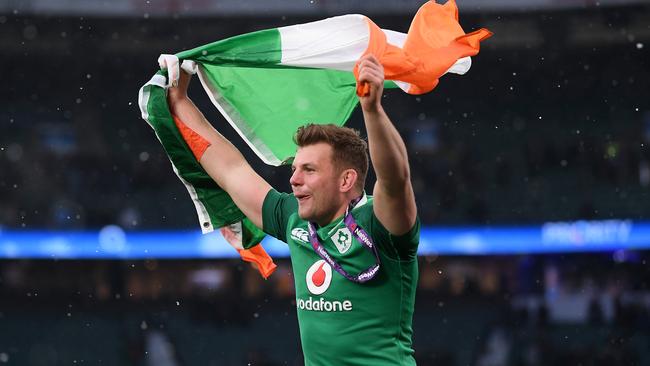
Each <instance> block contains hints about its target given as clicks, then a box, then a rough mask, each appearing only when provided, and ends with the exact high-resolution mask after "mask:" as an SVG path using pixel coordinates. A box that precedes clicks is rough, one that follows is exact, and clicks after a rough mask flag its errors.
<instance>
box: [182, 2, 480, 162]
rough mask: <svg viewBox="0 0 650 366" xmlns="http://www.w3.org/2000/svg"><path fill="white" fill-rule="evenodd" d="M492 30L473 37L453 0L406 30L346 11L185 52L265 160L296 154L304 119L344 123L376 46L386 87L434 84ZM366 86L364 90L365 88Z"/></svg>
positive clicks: (432, 6)
mask: <svg viewBox="0 0 650 366" xmlns="http://www.w3.org/2000/svg"><path fill="white" fill-rule="evenodd" d="M490 35H491V33H490V32H489V31H488V30H486V29H480V30H478V31H476V32H473V33H469V34H465V32H464V31H463V29H462V28H461V26H460V25H459V24H458V10H457V8H456V4H455V2H454V1H453V0H449V1H448V2H447V3H446V4H444V5H440V4H436V3H435V2H433V1H429V2H427V3H426V4H424V5H423V6H422V7H421V8H420V9H419V11H418V12H417V14H416V15H415V18H414V19H413V21H412V23H411V26H410V29H409V31H408V34H405V33H400V32H396V31H391V30H386V29H381V28H380V27H379V26H377V25H376V24H375V23H374V22H373V21H372V20H370V19H369V18H368V17H366V16H363V15H358V14H352V15H343V16H338V17H333V18H328V19H325V20H321V21H316V22H312V23H306V24H299V25H292V26H287V27H281V28H275V29H268V30H262V31H258V32H253V33H248V34H244V35H240V36H236V37H232V38H228V39H225V40H221V41H217V42H214V43H210V44H207V45H205V46H201V47H198V48H195V49H192V50H188V51H184V52H181V53H178V54H177V56H178V58H179V59H180V60H186V59H187V60H193V61H195V62H197V64H198V65H199V67H198V70H199V71H198V74H199V77H200V80H201V83H202V84H203V87H204V88H205V90H206V92H207V93H208V95H209V96H210V98H211V99H212V102H213V103H214V105H215V106H216V107H217V108H218V109H219V111H220V112H221V114H223V116H224V117H225V118H226V119H227V120H228V122H230V124H231V125H232V126H233V127H234V128H235V129H236V130H237V131H238V132H239V134H240V135H241V136H242V137H243V138H244V140H245V141H246V142H247V143H248V145H249V146H250V147H251V148H252V149H253V150H254V151H255V153H256V154H257V155H258V156H259V157H260V158H261V159H262V160H263V161H264V162H266V163H268V164H272V165H279V164H281V163H282V162H284V161H286V160H287V159H288V158H290V157H291V156H293V155H294V153H295V146H294V145H293V144H292V136H293V134H294V133H295V131H296V129H297V128H298V127H299V126H301V125H304V124H306V123H335V124H339V125H342V124H344V123H345V122H346V120H347V119H348V117H349V116H350V114H351V113H352V111H353V109H354V108H355V106H356V104H357V102H358V99H357V97H356V95H355V93H356V92H357V83H356V79H355V74H356V64H357V61H358V60H359V58H361V56H363V55H365V54H368V53H372V54H374V55H375V56H376V57H377V58H378V59H379V60H380V62H381V63H382V64H383V66H384V69H385V73H386V80H390V82H388V83H387V85H386V86H387V87H399V88H400V89H402V90H404V91H405V92H407V93H410V94H422V93H426V92H429V91H431V90H432V89H433V88H434V87H435V86H436V85H437V83H438V78H439V77H441V76H442V75H443V74H445V73H448V72H449V73H455V74H464V73H465V72H467V71H468V70H469V68H470V65H471V59H470V58H469V56H473V55H476V54H477V53H478V51H479V43H480V41H481V40H483V39H485V38H487V37H489V36H490ZM359 89H360V90H358V92H359V93H361V92H363V91H362V90H361V88H359Z"/></svg>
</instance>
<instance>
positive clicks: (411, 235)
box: [372, 212, 420, 260]
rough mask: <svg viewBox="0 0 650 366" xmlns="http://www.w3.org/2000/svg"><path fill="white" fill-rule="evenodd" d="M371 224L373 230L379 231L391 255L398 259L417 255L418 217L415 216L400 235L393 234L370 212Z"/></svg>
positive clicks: (418, 239) (418, 237)
mask: <svg viewBox="0 0 650 366" xmlns="http://www.w3.org/2000/svg"><path fill="white" fill-rule="evenodd" d="M372 226H373V228H374V230H377V231H379V232H380V233H381V236H382V237H383V238H384V239H385V244H387V245H388V246H389V248H387V249H389V254H392V255H391V257H395V256H396V257H397V258H395V259H399V260H412V259H414V258H416V257H417V252H418V245H419V244H420V217H416V218H415V223H414V224H413V227H412V228H411V229H410V230H409V231H408V232H406V233H405V234H402V235H393V234H391V233H390V232H388V230H387V229H386V228H385V227H384V225H382V224H381V222H380V221H379V219H378V218H377V217H376V216H375V214H374V212H373V213H372Z"/></svg>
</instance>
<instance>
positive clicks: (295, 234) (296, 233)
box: [291, 227, 309, 243]
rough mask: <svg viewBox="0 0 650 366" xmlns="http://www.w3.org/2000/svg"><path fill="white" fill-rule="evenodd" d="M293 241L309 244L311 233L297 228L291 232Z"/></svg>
mask: <svg viewBox="0 0 650 366" xmlns="http://www.w3.org/2000/svg"><path fill="white" fill-rule="evenodd" d="M291 239H293V240H298V241H302V242H305V243H309V233H308V232H307V230H305V229H302V228H299V227H297V228H295V229H293V230H291Z"/></svg>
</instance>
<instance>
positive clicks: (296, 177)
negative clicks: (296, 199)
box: [289, 170, 302, 186]
mask: <svg viewBox="0 0 650 366" xmlns="http://www.w3.org/2000/svg"><path fill="white" fill-rule="evenodd" d="M301 182H302V179H301V174H300V173H298V170H294V171H293V173H292V174H291V178H289V184H291V185H292V186H298V185H300V184H301Z"/></svg>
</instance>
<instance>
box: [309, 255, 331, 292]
mask: <svg viewBox="0 0 650 366" xmlns="http://www.w3.org/2000/svg"><path fill="white" fill-rule="evenodd" d="M306 280H307V289H309V292H311V293H312V294H314V295H320V294H322V293H324V292H325V291H327V289H328V288H329V287H330V283H331V282H332V267H330V265H329V264H327V263H326V262H325V261H324V260H322V259H321V260H319V261H317V262H316V263H314V264H312V265H311V267H309V269H308V270H307V275H306Z"/></svg>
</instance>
